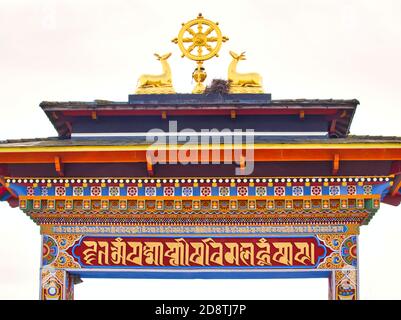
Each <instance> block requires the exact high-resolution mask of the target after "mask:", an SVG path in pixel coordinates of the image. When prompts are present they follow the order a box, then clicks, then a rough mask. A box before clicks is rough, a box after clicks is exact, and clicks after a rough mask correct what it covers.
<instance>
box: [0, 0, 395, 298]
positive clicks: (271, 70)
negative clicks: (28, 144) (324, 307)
mask: <svg viewBox="0 0 401 320" xmlns="http://www.w3.org/2000/svg"><path fill="white" fill-rule="evenodd" d="M199 12H202V13H203V15H204V17H205V18H208V19H210V20H212V21H218V22H219V23H220V28H221V30H222V32H223V35H226V36H228V37H229V38H230V40H229V41H228V42H226V43H224V44H223V46H222V50H221V52H220V57H219V58H215V59H212V60H209V61H207V62H206V63H205V67H206V70H207V73H208V79H207V81H208V80H209V81H210V80H211V79H213V78H226V74H227V67H228V64H229V62H230V60H231V57H230V56H229V54H228V51H229V50H233V51H235V52H242V51H246V55H247V60H246V61H241V62H240V64H239V69H240V71H244V72H247V71H256V72H259V73H260V74H261V75H262V77H263V82H264V88H265V91H266V92H269V93H272V97H273V99H287V98H288V99H289V98H311V99H313V98H319V99H326V98H336V99H352V98H356V99H358V100H359V101H360V102H361V105H360V106H359V107H358V110H357V112H356V115H355V117H354V120H353V125H352V127H351V133H352V134H358V135H395V136H401V128H400V115H401V111H400V110H401V90H400V83H401V80H400V77H401V63H400V57H401V17H400V16H401V2H400V1H397V0H393V1H391V0H381V1H367V0H360V1H357V0H353V1H352V0H347V1H345V0H344V1H339V0H335V1H330V0H326V1H321V0H305V1H296V0H292V1H290V0H270V1H267V0H265V1H256V0H255V1H243V0H242V1H234V0H230V1H216V0H212V1H210V0H202V1H192V0H185V1H178V0H169V1H155V0H154V1H134V0H131V1H128V0H114V1H101V0H96V1H83V0H80V1H72V0H69V1H61V0H58V1H54V0H53V1H52V0H47V1H45V0H32V1H20V0H0V101H1V106H0V108H1V109H0V111H1V113H0V119H1V121H0V140H4V139H9V138H16V139H18V138H34V137H48V136H55V135H56V132H55V130H54V128H53V127H52V125H51V124H50V122H49V121H48V119H47V117H46V116H45V114H44V113H43V112H42V111H41V110H40V108H39V106H38V105H39V103H40V102H41V101H43V100H47V101H79V100H81V101H82V100H83V101H92V100H95V99H107V100H114V101H127V96H128V94H129V93H133V92H134V91H135V87H136V83H137V79H138V77H139V75H140V74H142V73H160V70H161V68H160V63H159V62H158V61H157V60H156V59H155V57H154V56H153V53H154V52H157V53H160V54H163V53H167V52H172V53H173V54H172V57H171V58H170V59H169V62H170V66H171V69H172V73H173V83H174V86H175V89H176V91H177V92H190V91H191V90H192V88H193V86H194V84H193V83H192V82H191V74H192V71H193V69H194V68H195V63H194V62H193V61H189V60H188V59H182V58H181V57H180V55H181V54H180V52H179V49H178V47H177V46H176V45H175V44H173V43H172V42H171V39H173V38H174V37H176V36H177V34H178V31H179V29H180V27H181V23H182V22H186V21H188V20H191V19H194V18H196V16H197V14H198V13H199ZM0 217H1V227H0V228H1V229H0V230H1V232H0V299H37V298H38V295H39V294H38V292H39V263H40V236H39V227H38V226H36V225H35V224H34V223H33V222H32V221H31V220H30V219H29V218H28V217H27V216H25V215H24V214H23V213H22V212H21V211H19V210H18V209H10V208H9V207H8V205H7V204H6V203H0ZM400 227H401V209H400V208H399V207H398V208H397V207H392V206H388V205H383V206H382V208H381V209H380V211H379V212H378V213H377V215H376V216H375V217H374V218H373V219H372V221H371V222H370V224H369V225H368V226H364V227H362V229H361V235H360V238H359V242H360V248H359V254H360V256H359V258H360V260H359V261H360V297H361V298H362V299H384V298H387V299H396V298H397V299H400V298H401V291H400V290H399V288H400V287H401V279H400V277H398V272H399V270H400V269H401V256H400V255H399V244H400V243H401V233H400ZM327 290H328V289H327V280H324V279H311V280H263V281H260V280H258V281H251V280H249V281H248V280H241V281H234V280H224V281H217V280H203V281H202V280H196V281H184V280H180V281H173V280H168V281H167V280H165V281H160V280H146V281H143V280H89V279H85V280H84V283H82V284H80V285H79V286H77V287H76V291H75V293H76V298H78V299H90V298H96V299H113V298H120V299H124V298H131V299H137V298H162V299H164V298H175V297H177V298H199V299H204V298H211V299H216V298H225V299H230V298H241V299H244V298H247V297H250V298H254V299H258V298H261V299H273V298H289V299H297V298H305V299H326V298H327Z"/></svg>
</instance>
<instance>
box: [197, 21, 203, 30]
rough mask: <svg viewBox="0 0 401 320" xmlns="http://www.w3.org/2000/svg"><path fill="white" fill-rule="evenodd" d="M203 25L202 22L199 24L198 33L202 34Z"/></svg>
mask: <svg viewBox="0 0 401 320" xmlns="http://www.w3.org/2000/svg"><path fill="white" fill-rule="evenodd" d="M202 29H203V25H202V22H198V33H202Z"/></svg>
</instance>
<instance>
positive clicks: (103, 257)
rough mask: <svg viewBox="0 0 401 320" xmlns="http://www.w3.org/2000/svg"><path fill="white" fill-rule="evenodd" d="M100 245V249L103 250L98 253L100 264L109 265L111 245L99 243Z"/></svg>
mask: <svg viewBox="0 0 401 320" xmlns="http://www.w3.org/2000/svg"><path fill="white" fill-rule="evenodd" d="M98 245H99V248H103V251H101V250H99V251H98V253H97V254H98V256H97V259H98V261H97V262H98V264H100V265H102V264H109V243H108V242H107V241H99V242H98ZM103 262H104V263H103Z"/></svg>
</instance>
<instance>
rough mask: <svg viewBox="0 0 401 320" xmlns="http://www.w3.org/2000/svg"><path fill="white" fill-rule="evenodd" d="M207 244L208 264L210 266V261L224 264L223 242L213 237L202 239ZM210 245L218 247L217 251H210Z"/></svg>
mask: <svg viewBox="0 0 401 320" xmlns="http://www.w3.org/2000/svg"><path fill="white" fill-rule="evenodd" d="M202 242H203V243H205V244H206V265H208V266H210V262H213V263H216V264H219V265H221V266H222V265H223V244H222V243H219V242H215V241H214V240H213V239H212V238H207V239H205V240H202ZM209 246H210V247H211V248H213V249H217V252H213V253H211V252H210V248H209Z"/></svg>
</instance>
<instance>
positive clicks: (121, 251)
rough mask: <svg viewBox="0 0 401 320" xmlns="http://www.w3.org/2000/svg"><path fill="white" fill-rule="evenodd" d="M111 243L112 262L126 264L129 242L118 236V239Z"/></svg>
mask: <svg viewBox="0 0 401 320" xmlns="http://www.w3.org/2000/svg"><path fill="white" fill-rule="evenodd" d="M111 244H112V245H113V246H112V247H111V262H112V263H113V264H123V265H126V264H127V263H126V262H125V258H126V255H127V244H126V243H125V242H124V241H123V239H121V238H117V239H116V241H112V242H111Z"/></svg>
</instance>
